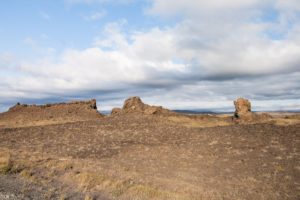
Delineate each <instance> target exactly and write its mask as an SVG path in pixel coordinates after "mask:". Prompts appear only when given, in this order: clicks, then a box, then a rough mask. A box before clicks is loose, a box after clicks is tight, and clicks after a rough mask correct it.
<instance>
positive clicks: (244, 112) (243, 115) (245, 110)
mask: <svg viewBox="0 0 300 200" xmlns="http://www.w3.org/2000/svg"><path fill="white" fill-rule="evenodd" d="M234 106H235V112H234V121H236V122H241V123H247V122H265V121H268V120H269V119H271V118H272V117H271V116H270V115H269V114H267V113H262V114H256V113H253V112H252V111H251V103H250V101H249V100H248V99H244V98H238V99H237V100H236V101H234Z"/></svg>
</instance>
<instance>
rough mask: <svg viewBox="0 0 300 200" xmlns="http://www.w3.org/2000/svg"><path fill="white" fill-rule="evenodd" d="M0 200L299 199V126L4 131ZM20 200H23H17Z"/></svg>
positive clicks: (97, 123) (93, 124)
mask: <svg viewBox="0 0 300 200" xmlns="http://www.w3.org/2000/svg"><path fill="white" fill-rule="evenodd" d="M0 147H1V149H2V151H5V152H9V160H10V161H9V162H10V163H11V167H10V169H9V170H7V172H6V173H5V174H6V175H1V176H0V177H1V178H0V199H1V198H2V199H20V198H21V199H26V196H27V197H28V198H29V199H299V197H300V196H299V194H300V181H299V180H300V149H299V148H300V124H294V125H288V126H278V125H276V124H274V123H263V124H247V125H239V124H233V125H232V124H231V125H225V126H215V127H206V128H201V127H197V126H189V125H188V126H186V123H178V122H174V121H172V120H168V118H167V117H165V116H153V115H151V116H147V115H137V114H132V115H130V114H127V115H121V116H113V117H104V118H102V119H96V120H89V121H84V122H73V123H64V124H56V125H46V126H30V127H19V128H12V127H10V128H2V129H0ZM23 197H24V198H23Z"/></svg>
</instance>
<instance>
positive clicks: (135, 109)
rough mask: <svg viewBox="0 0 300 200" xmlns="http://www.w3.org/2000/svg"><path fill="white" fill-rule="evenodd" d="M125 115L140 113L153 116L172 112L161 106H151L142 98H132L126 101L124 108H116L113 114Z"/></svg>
mask: <svg viewBox="0 0 300 200" xmlns="http://www.w3.org/2000/svg"><path fill="white" fill-rule="evenodd" d="M122 113H123V114H124V113H140V114H145V115H153V114H167V113H171V111H170V110H168V109H165V108H163V107H161V106H150V105H147V104H145V103H143V101H142V100H141V98H140V97H130V98H128V99H126V100H125V102H124V105H123V108H122V109H120V108H114V109H113V110H112V112H111V114H112V115H118V114H122Z"/></svg>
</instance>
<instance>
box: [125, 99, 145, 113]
mask: <svg viewBox="0 0 300 200" xmlns="http://www.w3.org/2000/svg"><path fill="white" fill-rule="evenodd" d="M145 106H146V105H145V104H144V103H143V102H142V100H141V98H140V97H130V98H128V99H126V100H125V102H124V105H123V110H124V111H125V112H143V110H144V108H145Z"/></svg>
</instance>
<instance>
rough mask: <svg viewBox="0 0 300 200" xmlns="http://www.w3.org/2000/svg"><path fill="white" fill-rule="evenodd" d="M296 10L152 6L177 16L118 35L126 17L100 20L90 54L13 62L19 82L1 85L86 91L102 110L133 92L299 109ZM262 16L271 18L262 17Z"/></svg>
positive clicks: (289, 4) (28, 92) (30, 90)
mask: <svg viewBox="0 0 300 200" xmlns="http://www.w3.org/2000/svg"><path fill="white" fill-rule="evenodd" d="M69 1H70V0H69ZM70 2H71V1H70ZM94 2H96V1H92V0H90V1H89V0H88V1H84V0H75V1H72V3H94ZM101 2H102V3H105V2H107V1H101ZM298 6H299V4H298V1H280V0H277V1H272V0H266V1H258V0H245V1H237V0H228V1H226V3H224V1H221V0H211V1H200V0H199V1H192V0H187V1H179V0H173V1H171V0H160V1H158V0H153V4H152V7H151V8H150V9H149V11H148V12H149V13H150V14H152V15H158V16H167V17H173V16H178V15H179V16H181V20H180V21H178V22H177V23H176V24H175V25H174V26H169V27H163V28H161V27H151V28H149V29H148V30H146V31H140V30H133V31H123V30H124V29H125V28H127V27H126V25H127V22H126V20H121V21H119V22H115V23H110V24H107V26H106V27H105V29H104V31H103V33H102V34H101V35H100V36H98V37H97V38H95V40H94V43H93V46H92V47H90V48H86V49H82V50H78V49H67V50H65V51H64V52H63V53H62V54H61V55H59V56H58V57H57V58H56V59H54V61H53V60H52V59H48V58H47V57H45V58H44V59H39V60H36V61H34V62H27V63H21V67H20V68H19V70H20V71H19V72H18V73H20V74H22V76H21V77H19V78H17V79H15V78H12V77H11V78H10V77H9V78H6V79H2V80H0V85H2V86H5V88H6V89H3V90H4V92H3V94H4V95H3V96H7V97H9V98H13V97H20V96H21V97H24V98H30V96H32V94H35V95H33V96H38V97H40V98H50V97H52V96H55V95H57V96H60V95H67V96H70V95H72V94H73V95H75V94H80V93H81V92H83V91H90V92H88V93H87V94H83V95H82V96H89V95H96V97H97V95H99V96H98V98H99V99H100V100H101V99H103V105H104V106H106V107H107V108H108V107H109V105H111V103H112V102H113V104H114V105H116V104H118V103H121V101H122V100H123V99H124V98H125V97H126V96H129V95H141V96H146V97H147V98H146V99H145V100H146V101H149V103H156V104H162V105H164V106H167V107H171V108H196V107H197V108H221V107H223V108H229V109H231V108H232V102H231V101H232V100H233V99H235V98H237V97H238V96H246V97H247V98H250V99H254V100H256V101H255V102H258V105H260V106H261V105H262V104H263V103H265V102H266V101H269V102H271V103H272V104H270V105H272V107H271V108H275V107H276V106H278V105H279V103H278V102H279V101H280V103H284V102H286V103H287V104H286V105H284V106H286V107H289V106H291V105H293V106H295V107H298V108H299V106H300V105H299V103H297V101H296V100H295V99H299V97H300V89H299V84H300V78H299V77H300V74H299V73H300V65H299V63H300V21H299V20H296V19H299V16H298V15H297V14H296V15H295V13H296V12H297V11H298V10H299V9H298ZM268 10H271V11H272V13H269V14H271V15H274V16H273V18H274V19H266V16H265V15H266V14H267V13H266V12H270V11H268ZM96 18H97V17H96ZM25 43H27V44H29V45H33V44H34V41H33V40H32V39H31V38H27V39H26V40H25ZM45 88H46V89H45ZM101 92H103V93H104V94H101ZM116 93H117V94H116ZM116 99H117V100H116ZM274 99H277V100H278V101H276V102H275V101H274ZM259 102H262V103H261V104H260V103H259ZM295 102H296V103H295ZM0 103H1V102H0ZM100 105H102V103H101V102H100Z"/></svg>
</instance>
